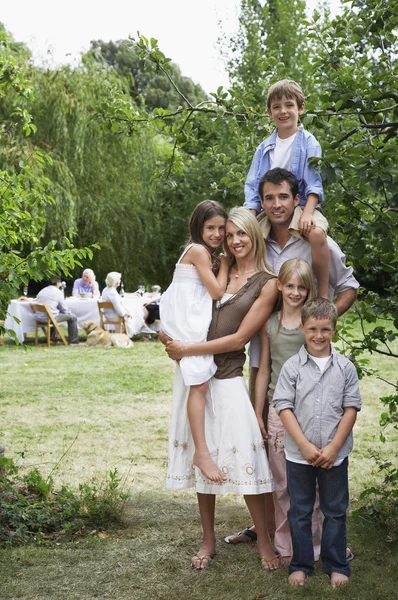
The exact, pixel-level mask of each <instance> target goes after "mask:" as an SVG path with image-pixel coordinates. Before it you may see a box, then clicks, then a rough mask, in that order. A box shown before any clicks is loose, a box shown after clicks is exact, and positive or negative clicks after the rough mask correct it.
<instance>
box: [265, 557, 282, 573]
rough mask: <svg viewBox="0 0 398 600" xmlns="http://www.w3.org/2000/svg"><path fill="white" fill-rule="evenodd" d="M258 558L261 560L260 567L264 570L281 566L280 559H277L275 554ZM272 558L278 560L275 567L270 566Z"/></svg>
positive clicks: (272, 569) (271, 569) (273, 569)
mask: <svg viewBox="0 0 398 600" xmlns="http://www.w3.org/2000/svg"><path fill="white" fill-rule="evenodd" d="M260 560H261V567H262V568H263V569H264V570H265V571H276V570H277V569H279V567H280V566H281V565H280V561H279V556H277V555H276V554H275V555H274V556H271V557H268V556H260ZM274 560H277V561H278V566H276V567H273V566H272V563H273V562H274Z"/></svg>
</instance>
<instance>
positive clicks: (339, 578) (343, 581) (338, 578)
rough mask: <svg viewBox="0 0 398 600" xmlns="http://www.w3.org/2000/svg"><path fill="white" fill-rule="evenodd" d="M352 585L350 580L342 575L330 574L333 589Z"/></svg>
mask: <svg viewBox="0 0 398 600" xmlns="http://www.w3.org/2000/svg"><path fill="white" fill-rule="evenodd" d="M347 583H350V578H349V577H347V575H343V574H342V573H331V574H330V585H331V586H332V588H337V587H340V586H341V585H347Z"/></svg>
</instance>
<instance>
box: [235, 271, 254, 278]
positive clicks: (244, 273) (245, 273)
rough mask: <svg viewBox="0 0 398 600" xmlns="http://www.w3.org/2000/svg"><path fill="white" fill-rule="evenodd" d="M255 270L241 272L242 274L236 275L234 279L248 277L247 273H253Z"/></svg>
mask: <svg viewBox="0 0 398 600" xmlns="http://www.w3.org/2000/svg"><path fill="white" fill-rule="evenodd" d="M256 271H257V269H252V270H251V271H243V273H237V274H236V275H235V279H238V277H240V276H241V275H248V274H249V273H255V272H256Z"/></svg>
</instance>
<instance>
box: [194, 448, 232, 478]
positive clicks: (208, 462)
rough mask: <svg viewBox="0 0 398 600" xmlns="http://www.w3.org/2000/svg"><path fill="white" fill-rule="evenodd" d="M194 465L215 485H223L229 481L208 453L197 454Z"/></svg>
mask: <svg viewBox="0 0 398 600" xmlns="http://www.w3.org/2000/svg"><path fill="white" fill-rule="evenodd" d="M193 464H194V465H195V467H198V469H200V471H201V472H202V473H203V475H204V476H205V477H206V478H207V479H210V481H214V483H222V482H223V481H225V480H226V479H227V478H226V477H225V475H224V473H223V472H222V471H220V469H219V468H218V467H217V465H216V463H215V462H214V460H213V459H212V458H211V456H210V454H209V453H208V452H195V454H194V455H193Z"/></svg>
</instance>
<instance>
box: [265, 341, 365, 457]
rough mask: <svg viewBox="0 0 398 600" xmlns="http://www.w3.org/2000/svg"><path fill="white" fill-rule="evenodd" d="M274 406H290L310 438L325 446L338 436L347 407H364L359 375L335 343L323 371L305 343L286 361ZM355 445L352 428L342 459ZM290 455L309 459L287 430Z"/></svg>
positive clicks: (287, 444)
mask: <svg viewBox="0 0 398 600" xmlns="http://www.w3.org/2000/svg"><path fill="white" fill-rule="evenodd" d="M271 404H272V406H273V407H274V408H275V410H276V412H277V413H278V415H279V413H280V411H281V410H284V409H286V408H290V409H291V410H292V411H293V413H294V415H295V417H296V419H297V421H298V424H299V425H300V428H301V430H302V432H303V433H304V435H305V437H306V438H307V440H308V441H310V442H311V443H313V444H314V445H315V446H317V447H318V448H323V447H324V446H326V445H327V444H329V442H331V441H332V439H333V438H334V436H335V433H336V429H337V427H338V425H339V423H340V421H341V419H342V417H343V414H344V408H347V407H349V406H353V407H354V408H356V409H357V410H361V398H360V395H359V385H358V375H357V372H356V370H355V367H354V365H353V364H352V362H351V361H350V360H348V358H346V357H345V356H342V355H341V354H339V353H338V352H336V350H335V349H334V348H333V347H332V352H331V356H330V359H329V362H328V363H327V364H326V367H325V369H324V371H323V372H322V373H321V370H320V368H319V367H318V365H317V364H316V363H315V361H314V360H312V358H311V356H310V355H309V354H308V352H307V350H306V348H305V346H302V347H301V348H300V350H299V352H298V353H297V354H295V355H294V356H292V357H291V358H289V359H288V360H287V361H286V362H285V364H284V365H283V367H282V369H281V372H280V375H279V378H278V382H277V384H276V388H275V393H274V397H273V399H272V403H271ZM352 447H353V436H352V431H351V432H350V434H349V436H348V437H347V439H346V440H345V442H344V444H343V445H342V447H341V448H340V450H339V453H338V455H337V458H336V463H339V462H341V461H342V460H343V459H344V458H345V457H346V456H348V454H349V453H350V452H351V450H352ZM285 451H286V455H287V456H289V458H290V459H291V460H292V461H293V462H294V461H297V462H305V458H304V456H303V455H302V452H301V450H300V449H299V447H298V446H297V444H296V442H295V441H294V440H293V439H292V438H291V436H290V435H289V434H288V432H287V431H286V432H285Z"/></svg>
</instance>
